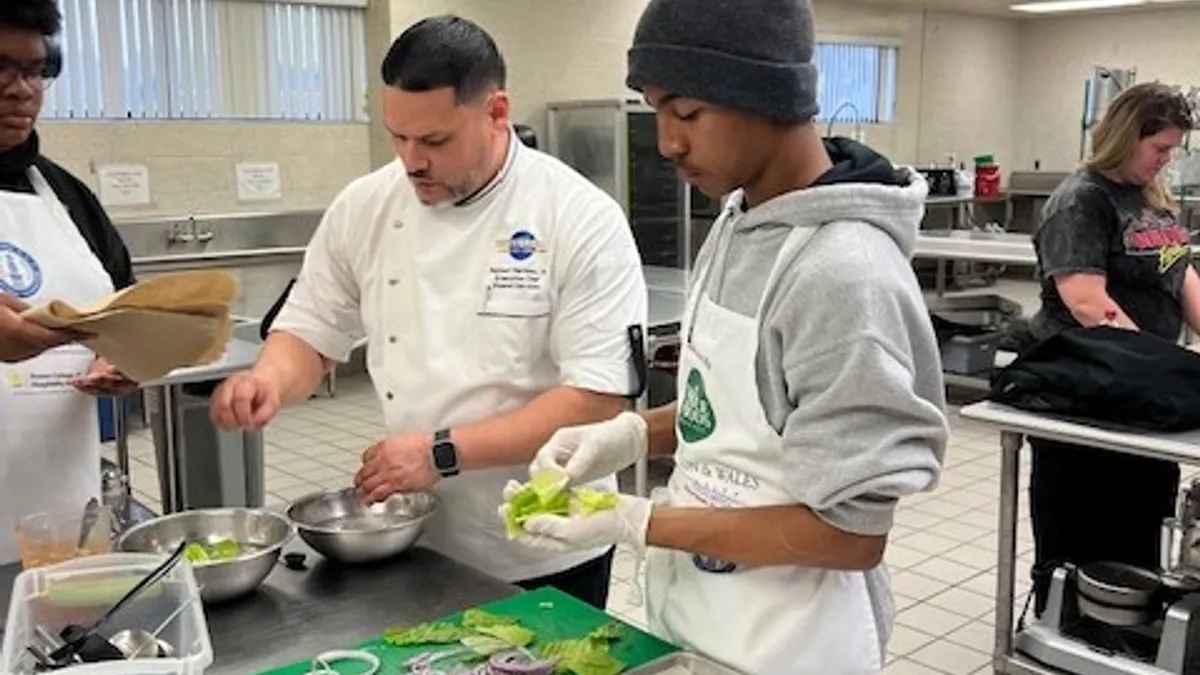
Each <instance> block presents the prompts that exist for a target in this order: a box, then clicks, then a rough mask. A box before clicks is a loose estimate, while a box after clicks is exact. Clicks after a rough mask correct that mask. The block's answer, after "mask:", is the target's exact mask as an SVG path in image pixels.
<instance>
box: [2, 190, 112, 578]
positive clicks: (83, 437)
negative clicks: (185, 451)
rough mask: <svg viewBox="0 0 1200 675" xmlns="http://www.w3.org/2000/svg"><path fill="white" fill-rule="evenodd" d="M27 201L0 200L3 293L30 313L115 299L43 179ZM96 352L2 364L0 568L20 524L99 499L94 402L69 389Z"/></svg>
mask: <svg viewBox="0 0 1200 675" xmlns="http://www.w3.org/2000/svg"><path fill="white" fill-rule="evenodd" d="M29 178H30V181H31V182H32V183H33V187H34V190H35V193H34V194H22V193H14V192H0V292H2V293H6V294H9V295H13V296H16V297H17V298H19V299H20V300H22V301H23V302H26V303H28V304H30V305H38V304H41V303H43V302H47V301H50V300H65V301H67V302H69V303H71V304H73V305H76V306H78V305H82V304H84V303H87V302H90V301H93V300H96V299H97V298H100V297H103V296H105V295H107V294H109V293H112V291H113V287H112V281H111V279H110V278H109V276H108V273H107V272H105V270H104V267H103V265H101V264H100V261H99V260H98V259H97V258H96V256H95V254H94V253H92V251H91V249H90V248H89V247H88V244H87V242H86V241H85V240H84V239H83V236H82V235H81V234H80V233H79V230H78V229H77V228H76V226H75V223H74V222H73V221H72V220H71V217H70V215H68V214H67V210H66V207H64V206H63V205H62V204H61V203H60V202H59V201H58V198H57V197H56V196H55V195H54V192H53V191H52V190H51V189H50V186H49V185H48V184H47V183H46V180H45V178H44V177H43V176H42V174H41V172H39V171H38V170H37V169H36V168H33V167H31V168H30V169H29ZM95 358H96V357H95V354H93V353H92V352H91V351H90V350H89V349H87V348H86V347H83V346H81V345H66V346H63V347H58V348H56V349H51V350H49V351H46V352H43V353H42V354H41V355H39V356H37V357H34V358H32V359H29V360H26V361H23V362H21V363H0V369H2V370H3V381H2V382H0V441H2V443H3V445H2V446H0V564H8V563H12V562H15V561H17V560H18V557H19V554H18V550H17V540H16V535H15V532H14V528H15V526H16V523H17V521H19V520H20V519H21V518H22V517H23V516H25V515H28V514H30V513H35V512H38V511H59V510H69V509H80V510H81V511H82V509H83V507H84V505H85V504H87V501H88V500H89V499H91V498H92V497H97V498H98V497H99V496H100V423H99V414H98V412H97V408H96V399H95V398H94V397H93V396H90V395H88V394H84V393H82V392H79V391H77V390H76V389H74V388H73V387H71V385H70V384H69V381H70V379H71V378H72V377H75V376H77V375H82V374H83V373H85V372H87V369H88V367H89V366H90V365H91V364H92V362H93V360H95Z"/></svg>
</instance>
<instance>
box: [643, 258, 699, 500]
mask: <svg viewBox="0 0 1200 675" xmlns="http://www.w3.org/2000/svg"><path fill="white" fill-rule="evenodd" d="M643 272H644V274H645V276H646V289H647V294H648V299H647V315H648V316H647V326H646V333H647V339H646V358H647V360H648V361H649V362H650V364H651V365H653V363H654V355H655V352H657V351H658V349H659V348H661V347H664V346H667V345H670V344H678V343H679V330H680V325H681V324H682V323H683V313H684V309H685V305H686V303H687V272H686V271H685V270H681V269H677V268H672V267H656V266H652V265H647V266H645V267H643ZM649 399H650V396H649V391H648V390H647V391H644V392H642V395H641V397H640V398H639V399H638V402H637V408H638V410H646V409H647V408H648V407H649ZM649 473H650V460H649V459H647V458H645V457H643V458H642V459H639V460H638V461H637V462H636V463H635V464H634V466H633V485H634V488H633V489H634V493H635V494H637V495H638V496H641V497H645V496H647V495H648V494H649V491H650V486H649Z"/></svg>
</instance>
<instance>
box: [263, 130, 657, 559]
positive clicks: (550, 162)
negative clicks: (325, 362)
mask: <svg viewBox="0 0 1200 675" xmlns="http://www.w3.org/2000/svg"><path fill="white" fill-rule="evenodd" d="M646 303H647V299H646V286H645V280H644V277H643V274H642V268H641V261H640V258H639V256H638V252H637V248H636V246H635V244H634V240H633V236H632V233H631V232H630V228H629V225H628V222H627V220H626V219H625V216H624V213H623V212H622V210H621V208H620V206H619V205H618V204H617V203H616V202H615V201H614V200H613V199H612V198H610V197H609V196H608V195H607V194H605V193H604V192H603V191H602V190H600V189H599V188H598V187H596V186H595V185H593V184H592V183H590V182H589V181H588V180H586V179H585V178H583V177H582V176H581V175H579V174H578V173H577V172H575V171H574V170H573V169H571V168H570V167H568V166H567V165H565V164H563V163H562V162H561V161H559V160H558V159H556V158H554V157H551V156H549V155H547V154H544V153H541V152H538V151H537V150H534V149H532V148H528V147H526V146H524V145H522V144H521V143H520V142H518V141H517V139H516V136H515V134H512V135H511V137H510V145H509V150H508V156H507V159H506V162H505V165H504V167H503V169H502V170H501V172H500V173H499V174H498V175H497V177H496V178H495V179H494V180H493V181H492V183H491V184H489V185H488V186H486V187H485V188H484V189H483V190H481V191H480V193H479V194H478V195H476V196H475V197H473V198H471V199H469V200H468V201H466V202H465V203H462V204H459V205H440V206H435V207H427V206H424V205H422V204H421V203H420V201H418V199H417V197H416V195H415V193H414V191H413V189H412V187H411V184H410V183H409V181H408V178H407V175H406V173H405V170H404V166H403V165H402V163H400V162H399V161H395V162H393V163H391V164H389V165H388V166H385V167H383V168H381V169H379V170H377V171H375V172H373V173H371V174H369V175H367V176H365V177H363V178H360V179H358V180H356V181H355V182H353V183H352V184H351V185H350V186H349V187H347V188H346V189H345V190H344V191H343V192H342V193H341V194H340V195H338V197H337V198H336V199H335V200H334V201H333V203H332V204H331V205H330V207H329V209H328V211H327V213H326V214H325V217H324V219H323V221H322V222H321V224H320V226H319V227H318V229H317V231H316V233H315V235H314V236H313V240H312V242H311V243H310V244H309V247H308V250H307V252H306V254H305V258H304V264H303V267H302V269H301V272H300V274H299V277H298V279H297V281H296V284H295V286H294V288H293V289H292V292H291V295H290V297H289V299H288V301H287V303H286V305H285V306H284V308H283V310H282V311H281V312H280V313H279V315H278V317H277V318H276V321H275V323H274V325H273V330H284V331H287V332H289V333H292V334H294V335H296V336H298V337H300V338H301V339H303V340H304V341H305V342H307V343H308V344H310V345H312V346H313V347H314V348H315V349H316V350H317V351H319V352H320V353H321V354H323V355H325V356H326V357H329V358H331V359H333V360H336V361H345V360H346V359H348V357H349V355H350V352H351V350H352V348H353V345H354V343H355V342H356V341H357V340H358V339H359V338H360V337H362V336H364V335H365V337H366V338H367V342H368V345H367V365H368V370H369V372H370V375H371V379H372V381H373V382H374V385H375V389H376V392H377V394H378V396H379V400H380V402H381V404H382V406H383V413H384V421H385V424H386V427H387V431H388V432H389V433H404V432H426V433H428V432H433V431H435V430H437V429H440V428H443V427H451V428H452V427H454V426H456V425H463V424H468V423H471V422H475V421H478V420H481V419H485V418H488V417H491V416H493V415H496V414H499V413H503V412H506V411H509V410H513V409H515V408H518V407H520V406H522V405H524V404H525V403H526V402H528V401H529V400H531V399H533V398H534V397H536V396H538V395H539V394H541V393H543V392H545V391H546V390H548V389H550V388H552V387H555V386H558V385H567V386H572V387H579V388H583V389H588V390H592V391H597V392H603V393H609V394H621V395H628V394H631V393H633V391H634V390H635V388H636V384H637V383H636V381H635V380H636V376H635V369H634V366H633V363H632V360H631V351H630V345H629V340H628V337H627V334H628V328H629V327H630V326H631V325H638V326H641V327H642V328H643V329H644V327H645V323H646V311H647V310H646ZM642 334H644V330H643V331H642ZM510 478H515V479H518V480H525V479H527V478H528V474H527V465H526V464H522V465H521V466H517V467H511V468H505V469H496V470H484V471H472V472H464V473H462V474H460V475H459V476H455V477H452V478H448V479H444V480H442V481H441V482H440V483H439V484H438V485H437V487H436V488H435V490H436V492H437V493H438V494H439V496H440V497H441V498H442V507H441V509H440V510H439V512H438V513H437V515H435V516H434V517H433V518H432V519H431V520H430V521H428V523H427V528H426V534H425V535H424V537H423V543H425V544H427V545H429V546H431V547H432V548H434V549H436V550H439V551H441V552H443V553H445V554H447V555H449V556H451V557H453V558H456V559H458V560H460V561H462V562H464V563H466V564H469V565H472V566H474V567H476V568H478V569H480V570H482V571H484V572H486V573H489V574H491V575H493V576H496V577H498V578H500V579H503V580H506V581H517V580H523V579H530V578H534V577H540V576H543V575H546V574H552V573H555V572H559V571H563V570H565V569H568V568H570V567H573V566H575V565H578V564H580V563H582V562H586V561H587V560H590V559H592V558H594V557H596V556H598V555H600V554H602V553H603V552H604V551H603V550H594V551H584V552H580V553H573V554H568V555H559V554H549V553H546V552H543V551H538V550H536V549H532V548H530V547H527V546H523V545H521V544H518V543H516V542H510V541H508V540H507V539H506V537H505V535H504V529H503V524H502V523H501V521H500V519H499V518H498V516H497V514H496V509H497V507H498V506H499V503H500V499H501V491H502V489H503V487H504V484H505V483H506V482H507V481H508V479H510ZM604 487H607V488H610V489H615V487H616V484H615V479H609V480H608V481H606V482H605V483H604Z"/></svg>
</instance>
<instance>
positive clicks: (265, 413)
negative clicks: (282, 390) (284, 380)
mask: <svg viewBox="0 0 1200 675" xmlns="http://www.w3.org/2000/svg"><path fill="white" fill-rule="evenodd" d="M277 412H279V387H278V386H277V385H276V384H275V383H274V382H273V381H271V380H270V379H268V378H265V377H263V376H261V375H256V374H254V371H251V370H243V371H242V372H240V373H234V374H233V375H230V376H229V377H228V378H226V379H225V381H224V382H222V383H221V386H219V387H217V390H216V391H215V392H213V397H212V404H211V405H210V406H209V416H210V417H211V418H212V421H213V423H214V424H216V425H217V426H218V427H220V428H222V429H262V428H263V427H265V426H267V422H270V421H271V418H273V417H275V413H277Z"/></svg>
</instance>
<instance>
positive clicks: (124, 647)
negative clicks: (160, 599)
mask: <svg viewBox="0 0 1200 675" xmlns="http://www.w3.org/2000/svg"><path fill="white" fill-rule="evenodd" d="M108 641H109V642H111V643H112V645H113V646H114V647H116V648H117V649H118V650H120V652H121V653H122V654H123V655H124V656H125V658H126V659H159V658H166V659H169V658H171V657H172V656H174V655H175V648H174V647H173V646H171V643H169V642H167V641H166V640H163V639H161V638H159V637H158V636H156V635H155V634H154V633H151V632H150V631H148V630H142V629H141V628H126V629H125V630H122V631H118V632H117V633H114V634H113V636H112V637H110V638H109V639H108Z"/></svg>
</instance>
